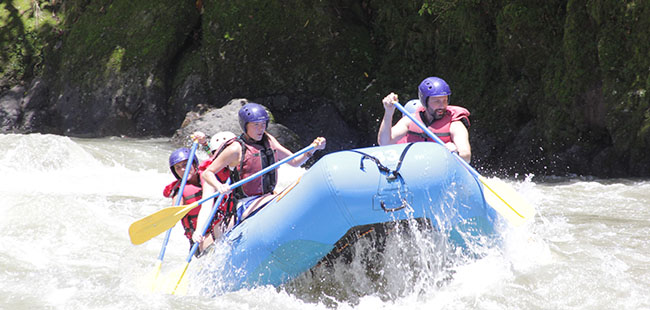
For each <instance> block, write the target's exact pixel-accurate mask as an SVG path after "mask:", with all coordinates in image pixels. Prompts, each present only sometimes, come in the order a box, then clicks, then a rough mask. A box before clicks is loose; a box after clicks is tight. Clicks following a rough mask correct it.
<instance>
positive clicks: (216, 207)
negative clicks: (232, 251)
mask: <svg viewBox="0 0 650 310" xmlns="http://www.w3.org/2000/svg"><path fill="white" fill-rule="evenodd" d="M226 184H227V185H230V178H228V181H226ZM223 196H224V195H219V198H218V199H217V202H215V203H214V207H213V208H212V212H211V213H210V217H209V218H208V221H207V222H205V225H204V226H203V230H201V236H205V233H206V232H208V228H210V226H211V224H212V219H213V218H214V216H215V214H217V210H219V206H220V205H221V201H222V200H223ZM197 225H198V223H197ZM215 241H216V240H215ZM199 243H200V242H194V244H193V245H192V249H191V250H190V254H189V255H187V259H186V260H185V267H184V268H183V272H182V273H181V276H180V277H179V278H178V282H176V286H174V290H172V295H174V294H175V293H176V289H178V285H180V284H181V281H183V276H184V275H185V272H186V271H187V267H189V266H190V262H191V261H192V256H194V253H196V250H197V249H198V248H199Z"/></svg>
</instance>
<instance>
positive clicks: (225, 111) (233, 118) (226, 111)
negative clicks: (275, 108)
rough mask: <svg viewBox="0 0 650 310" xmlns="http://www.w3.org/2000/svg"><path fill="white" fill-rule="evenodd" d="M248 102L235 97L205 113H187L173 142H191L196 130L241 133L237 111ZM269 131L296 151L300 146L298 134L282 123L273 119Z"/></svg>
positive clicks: (177, 143)
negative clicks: (191, 136)
mask: <svg viewBox="0 0 650 310" xmlns="http://www.w3.org/2000/svg"><path fill="white" fill-rule="evenodd" d="M246 103H248V101H247V100H246V99H233V100H231V101H230V102H228V104H226V105H225V106H223V107H221V108H213V109H209V110H207V111H206V112H204V113H197V112H189V113H187V116H186V118H185V120H184V121H183V124H184V126H182V127H181V128H179V129H178V130H176V133H175V134H174V136H173V137H172V142H173V143H174V144H176V145H188V144H191V141H190V135H191V134H192V133H194V132H195V131H201V132H203V133H205V134H206V135H209V136H212V135H214V134H216V133H218V132H221V131H230V132H232V133H234V134H236V135H239V134H241V132H242V130H241V127H240V126H239V118H238V115H237V113H238V112H239V109H240V108H241V107H242V106H243V105H244V104H246ZM271 115H272V113H271ZM267 131H268V132H269V133H270V134H271V135H273V136H274V137H276V138H277V139H278V141H279V142H280V143H281V144H282V145H284V146H285V147H287V148H289V149H290V150H294V151H295V150H298V148H299V147H300V146H299V145H298V135H296V134H295V133H294V132H292V131H291V130H289V129H288V128H286V127H285V126H283V125H281V124H278V123H275V122H273V121H271V122H269V126H268V128H267Z"/></svg>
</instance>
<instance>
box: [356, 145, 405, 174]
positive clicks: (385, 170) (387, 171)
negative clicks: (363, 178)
mask: <svg viewBox="0 0 650 310" xmlns="http://www.w3.org/2000/svg"><path fill="white" fill-rule="evenodd" d="M411 146H413V142H411V143H409V144H408V145H407V146H406V147H405V148H404V150H403V151H402V154H401V155H400V156H399V161H398V162H397V168H395V170H390V169H389V168H388V167H386V166H384V165H383V164H382V163H381V161H379V159H377V157H374V156H372V155H368V154H366V153H364V152H361V151H357V150H352V152H355V153H359V154H361V155H363V156H362V157H361V162H360V164H359V169H361V171H366V168H365V167H364V166H363V161H364V160H366V159H370V160H372V161H373V162H374V163H375V164H376V165H377V169H379V171H381V172H383V173H385V174H386V175H387V176H386V178H387V179H388V180H390V181H393V180H395V179H397V178H400V179H402V175H400V173H399V169H400V168H402V162H403V161H404V157H405V156H406V152H407V151H408V149H410V148H411ZM402 181H403V179H402Z"/></svg>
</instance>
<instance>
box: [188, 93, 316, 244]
mask: <svg viewBox="0 0 650 310" xmlns="http://www.w3.org/2000/svg"><path fill="white" fill-rule="evenodd" d="M238 116H239V125H240V127H241V129H242V131H243V133H242V134H241V135H240V136H239V137H236V138H233V139H230V140H228V141H227V142H226V143H225V145H224V146H223V147H222V148H221V149H220V150H219V151H218V153H217V155H216V156H215V157H214V158H213V160H212V163H211V164H210V166H208V168H207V169H206V170H205V171H204V172H203V173H202V174H201V176H202V177H203V180H204V183H203V188H204V195H206V193H208V192H210V191H212V192H214V191H218V192H220V193H221V194H228V193H230V192H231V189H230V186H229V185H226V184H225V182H224V181H221V180H218V179H217V178H216V173H217V172H219V171H222V170H223V169H225V168H226V169H230V170H231V171H232V173H231V183H235V182H237V181H239V180H243V179H245V178H247V177H248V176H250V175H253V174H255V173H257V172H259V171H260V170H262V169H264V168H266V167H268V166H270V165H272V164H273V163H275V162H277V161H279V160H282V159H284V158H287V157H289V156H292V155H293V152H291V151H289V150H288V149H287V148H286V147H284V146H282V145H281V144H280V143H279V142H278V140H277V139H276V138H275V137H273V136H272V135H270V134H269V133H268V132H266V127H267V125H268V122H269V119H270V118H269V115H268V113H267V112H266V109H265V108H264V107H263V106H261V105H259V104H257V103H253V102H249V103H247V104H245V105H244V106H242V108H241V109H240V110H239V113H238ZM314 144H315V145H316V148H315V150H322V149H324V148H325V144H326V141H325V138H323V137H318V138H316V139H315V140H314ZM315 150H314V151H315ZM312 155H313V151H312V152H306V153H304V154H302V155H300V156H298V157H296V158H294V159H293V160H291V161H289V162H288V163H289V164H290V165H292V166H294V167H299V166H300V165H302V164H303V163H305V162H306V161H307V160H308V159H309V158H310V157H311V156H312ZM276 184H277V173H276V171H275V170H274V171H271V172H269V173H267V174H265V175H263V176H261V177H258V178H256V179H255V180H252V181H250V182H248V183H246V184H244V185H242V186H240V187H238V188H236V189H235V190H234V193H233V194H234V195H235V197H236V198H237V200H238V203H237V206H238V207H237V216H236V218H235V221H234V222H233V223H230V224H229V225H230V226H233V225H235V224H237V223H239V222H241V221H242V220H244V219H245V218H247V217H248V216H250V215H252V214H253V213H255V212H256V211H258V210H259V209H261V208H262V207H263V206H265V205H266V204H267V203H268V202H270V201H271V200H272V199H273V198H274V197H275V196H274V195H273V194H274V189H275V185H276ZM208 210H210V208H203V209H202V212H201V213H200V214H199V221H198V222H199V223H203V222H204V221H206V220H207V218H208V216H209V214H210V212H209V211H208ZM215 233H216V229H215ZM213 237H214V238H217V237H218V236H217V235H214V236H213ZM194 240H195V241H203V240H204V238H203V236H200V234H196V233H195V235H194Z"/></svg>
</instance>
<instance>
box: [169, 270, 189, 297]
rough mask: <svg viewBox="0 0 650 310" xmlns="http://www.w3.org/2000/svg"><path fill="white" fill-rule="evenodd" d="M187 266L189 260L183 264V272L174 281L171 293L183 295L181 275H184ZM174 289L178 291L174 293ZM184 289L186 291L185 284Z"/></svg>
mask: <svg viewBox="0 0 650 310" xmlns="http://www.w3.org/2000/svg"><path fill="white" fill-rule="evenodd" d="M189 266H190V262H187V263H186V264H185V268H183V272H182V273H181V275H180V276H179V277H178V281H177V282H176V285H175V286H174V289H173V290H172V295H178V294H181V295H184V293H183V276H184V275H185V272H186V271H187V267H189ZM185 282H187V281H185ZM179 288H180V289H179ZM176 291H178V293H176ZM185 291H187V285H185Z"/></svg>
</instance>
